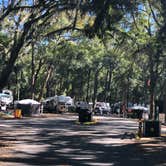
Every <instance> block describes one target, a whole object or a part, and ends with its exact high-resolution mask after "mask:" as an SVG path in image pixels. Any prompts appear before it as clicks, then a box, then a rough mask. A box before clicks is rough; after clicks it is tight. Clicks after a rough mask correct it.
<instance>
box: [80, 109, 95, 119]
mask: <svg viewBox="0 0 166 166" xmlns="http://www.w3.org/2000/svg"><path fill="white" fill-rule="evenodd" d="M78 115H79V122H91V121H92V112H91V111H89V110H88V109H79V111H78Z"/></svg>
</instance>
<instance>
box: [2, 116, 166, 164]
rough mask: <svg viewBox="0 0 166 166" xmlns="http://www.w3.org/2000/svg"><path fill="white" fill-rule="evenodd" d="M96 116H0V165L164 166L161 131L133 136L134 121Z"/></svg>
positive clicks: (164, 145)
mask: <svg viewBox="0 0 166 166" xmlns="http://www.w3.org/2000/svg"><path fill="white" fill-rule="evenodd" d="M95 118H97V119H98V122H97V123H96V124H93V125H80V124H77V123H76V120H77V116H73V115H58V116H57V115H49V116H48V117H47V118H46V117H45V118H25V119H20V120H0V153H1V155H0V166H30V165H31V166H33V165H39V166H49V165H50V166H70V165H73V166H79V165H83V166H84V165H89V166H111V165H115V166H121V165H122V166H130V165H131V166H137V165H139V166H140V165H141V166H144V165H145V166H153V165H155V166H164V165H166V144H165V141H166V138H165V137H164V136H163V137H160V138H143V139H136V138H135V133H136V132H137V129H138V122H137V121H133V120H129V119H123V118H118V117H101V116H98V117H95ZM164 132H166V129H165V128H162V133H164Z"/></svg>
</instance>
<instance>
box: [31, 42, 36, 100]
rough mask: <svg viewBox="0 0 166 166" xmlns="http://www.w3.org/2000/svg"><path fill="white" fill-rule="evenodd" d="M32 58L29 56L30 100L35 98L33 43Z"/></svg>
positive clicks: (32, 44)
mask: <svg viewBox="0 0 166 166" xmlns="http://www.w3.org/2000/svg"><path fill="white" fill-rule="evenodd" d="M31 46H32V54H31V55H32V56H31V98H32V99H34V98H35V58H34V42H33V41H32V43H31Z"/></svg>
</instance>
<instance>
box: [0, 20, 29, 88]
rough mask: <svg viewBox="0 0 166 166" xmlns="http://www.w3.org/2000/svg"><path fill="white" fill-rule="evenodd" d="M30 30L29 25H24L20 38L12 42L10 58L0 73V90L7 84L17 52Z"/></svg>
mask: <svg viewBox="0 0 166 166" xmlns="http://www.w3.org/2000/svg"><path fill="white" fill-rule="evenodd" d="M30 28H31V24H28V23H27V24H24V31H23V33H22V34H21V36H20V38H19V39H18V40H17V41H14V44H13V47H12V48H11V51H10V58H9V61H8V63H7V64H6V66H5V68H4V69H3V70H2V72H1V73H0V89H3V88H4V87H5V86H6V85H7V82H8V79H9V77H10V74H11V73H12V71H13V68H14V65H15V62H16V60H17V58H18V55H19V52H20V50H21V48H22V46H23V45H24V42H25V38H26V35H27V34H28V32H29V30H30Z"/></svg>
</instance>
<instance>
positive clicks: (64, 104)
mask: <svg viewBox="0 0 166 166" xmlns="http://www.w3.org/2000/svg"><path fill="white" fill-rule="evenodd" d="M43 106H44V112H52V113H53V112H58V113H63V112H66V111H68V108H69V107H73V106H74V102H73V99H72V98H71V97H70V96H64V95H61V96H53V97H49V98H46V100H44V101H43Z"/></svg>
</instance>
